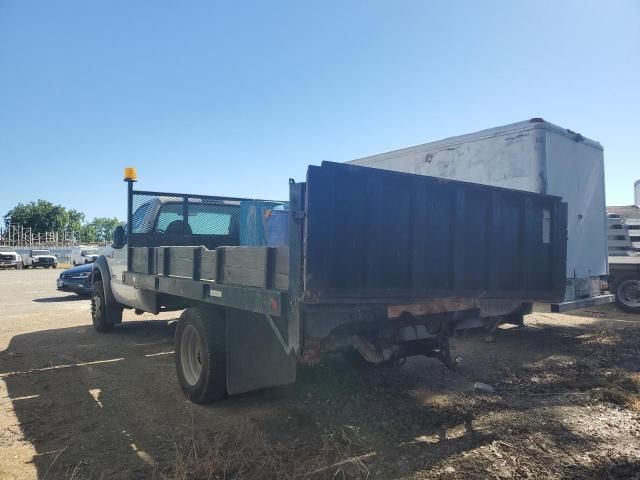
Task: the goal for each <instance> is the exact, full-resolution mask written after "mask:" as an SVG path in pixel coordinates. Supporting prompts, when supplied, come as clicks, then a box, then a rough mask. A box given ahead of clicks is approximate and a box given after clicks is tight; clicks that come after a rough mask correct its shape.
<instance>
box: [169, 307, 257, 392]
mask: <svg viewBox="0 0 640 480" xmlns="http://www.w3.org/2000/svg"><path fill="white" fill-rule="evenodd" d="M226 330H227V329H226V319H225V315H224V313H223V312H222V311H220V310H217V309H213V308H200V307H194V308H188V309H186V310H185V311H184V312H182V315H181V316H180V321H179V322H178V328H177V329H176V342H175V345H176V348H175V351H176V353H175V359H176V370H177V373H178V381H179V382H180V387H182V391H183V392H184V394H185V395H186V397H187V398H188V399H189V400H191V401H192V402H194V403H210V402H213V401H215V400H220V399H222V398H223V397H224V396H225V395H226V394H227V353H226ZM248 354H250V352H248Z"/></svg>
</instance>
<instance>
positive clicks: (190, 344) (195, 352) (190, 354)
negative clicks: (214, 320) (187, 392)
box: [180, 325, 202, 387]
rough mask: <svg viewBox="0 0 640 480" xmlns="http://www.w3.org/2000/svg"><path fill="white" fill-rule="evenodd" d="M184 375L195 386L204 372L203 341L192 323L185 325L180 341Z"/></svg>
mask: <svg viewBox="0 0 640 480" xmlns="http://www.w3.org/2000/svg"><path fill="white" fill-rule="evenodd" d="M180 364H181V365H182V376H183V377H184V379H185V381H186V382H187V383H188V384H189V385H190V386H192V387H193V386H195V385H196V383H198V380H199V379H200V375H201V374H202V342H201V341H200V335H198V332H197V331H196V329H195V328H194V327H193V326H192V325H187V326H186V327H184V331H183V332H182V339H181V341H180Z"/></svg>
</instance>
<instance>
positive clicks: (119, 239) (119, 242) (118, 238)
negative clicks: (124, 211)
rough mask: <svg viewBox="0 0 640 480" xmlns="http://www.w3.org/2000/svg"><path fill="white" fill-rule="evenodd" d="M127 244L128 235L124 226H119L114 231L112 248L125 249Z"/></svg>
mask: <svg viewBox="0 0 640 480" xmlns="http://www.w3.org/2000/svg"><path fill="white" fill-rule="evenodd" d="M126 244H127V233H126V232H125V231H124V227H123V226H122V225H118V226H117V227H116V229H115V230H114V231H113V242H111V246H112V247H113V248H123V247H124V246H125V245H126Z"/></svg>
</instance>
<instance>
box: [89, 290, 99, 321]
mask: <svg viewBox="0 0 640 480" xmlns="http://www.w3.org/2000/svg"><path fill="white" fill-rule="evenodd" d="M91 314H92V316H93V319H94V321H95V320H96V319H98V318H100V315H101V314H102V301H101V300H100V295H98V294H97V293H96V292H94V293H93V295H92V296H91Z"/></svg>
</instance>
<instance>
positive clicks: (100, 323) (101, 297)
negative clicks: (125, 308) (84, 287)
mask: <svg viewBox="0 0 640 480" xmlns="http://www.w3.org/2000/svg"><path fill="white" fill-rule="evenodd" d="M91 320H92V321H93V328H94V329H95V331H96V332H100V333H105V332H109V331H111V330H113V327H114V325H115V324H116V323H120V322H122V307H121V306H120V305H118V304H117V303H114V302H108V301H107V299H106V295H105V293H104V286H103V285H102V280H98V281H97V282H94V284H93V292H92V293H91Z"/></svg>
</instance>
